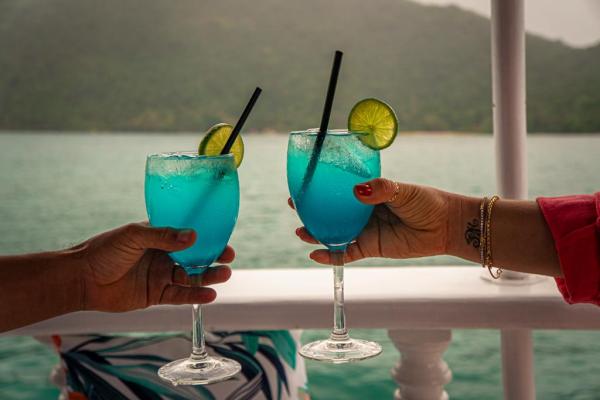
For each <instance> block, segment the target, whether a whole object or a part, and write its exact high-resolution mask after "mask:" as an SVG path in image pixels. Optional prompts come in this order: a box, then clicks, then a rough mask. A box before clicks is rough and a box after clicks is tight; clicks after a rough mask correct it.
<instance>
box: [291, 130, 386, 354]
mask: <svg viewBox="0 0 600 400" xmlns="http://www.w3.org/2000/svg"><path fill="white" fill-rule="evenodd" d="M317 133H318V130H307V131H297V132H292V133H290V137H289V142H288V152H287V179H288V187H289V190H290V194H291V196H292V200H293V202H294V206H295V208H296V210H297V212H298V215H299V216H300V219H301V220H302V222H303V223H304V226H305V228H306V229H307V230H308V232H309V233H310V234H311V235H312V236H313V237H314V238H315V239H317V240H318V241H320V242H321V243H322V244H324V245H325V246H327V248H328V249H329V251H330V253H331V258H332V262H333V271H334V310H333V311H334V327H333V331H332V332H331V334H330V336H329V338H328V339H325V340H319V341H316V342H312V343H309V344H307V345H305V346H304V347H302V349H301V350H300V354H301V355H302V356H303V357H305V358H309V359H313V360H317V361H328V362H332V363H346V362H353V361H359V360H363V359H367V358H371V357H374V356H376V355H378V354H379V353H381V346H380V345H379V344H377V343H375V342H370V341H366V340H360V339H352V338H350V336H349V335H348V329H347V328H346V321H345V315H344V253H345V251H346V247H347V246H348V244H350V243H351V242H352V241H353V240H355V239H356V237H357V236H358V235H359V234H360V232H361V231H362V230H363V228H364V227H365V225H366V224H367V222H368V220H369V218H370V216H371V213H372V211H373V206H369V205H365V204H362V203H360V202H359V201H358V200H357V199H356V198H355V197H354V193H353V189H354V186H355V185H356V184H357V183H361V182H365V181H368V180H370V179H373V178H376V177H379V176H380V173H381V164H380V159H379V151H377V150H373V149H371V148H369V147H367V146H365V145H364V144H363V143H362V142H361V141H360V139H359V135H361V134H360V133H355V132H348V131H343V130H329V131H328V132H327V135H326V136H325V139H324V142H323V144H322V148H321V152H320V154H319V156H318V160H317V162H316V164H314V163H313V164H314V166H315V168H314V171H313V172H314V173H313V172H311V173H307V168H310V167H309V165H310V164H311V163H310V160H311V157H314V154H313V149H314V147H315V142H316V138H317ZM307 179H308V180H310V181H307Z"/></svg>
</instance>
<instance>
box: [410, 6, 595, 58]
mask: <svg viewBox="0 0 600 400" xmlns="http://www.w3.org/2000/svg"><path fill="white" fill-rule="evenodd" d="M414 1H417V2H419V3H425V4H454V5H457V6H459V7H462V8H465V9H467V10H471V11H475V12H477V13H479V14H482V15H485V16H488V17H489V15H490V4H491V0H414ZM525 27H526V29H527V31H528V32H532V33H537V34H539V35H542V36H545V37H547V38H551V39H560V40H562V41H563V42H565V43H567V44H569V45H571V46H576V47H587V46H591V45H594V44H596V43H598V42H600V0H525Z"/></svg>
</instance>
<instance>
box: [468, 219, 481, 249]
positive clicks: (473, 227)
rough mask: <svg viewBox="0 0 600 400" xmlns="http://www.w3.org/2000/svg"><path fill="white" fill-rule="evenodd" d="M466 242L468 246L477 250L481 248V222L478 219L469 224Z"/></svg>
mask: <svg viewBox="0 0 600 400" xmlns="http://www.w3.org/2000/svg"><path fill="white" fill-rule="evenodd" d="M465 240H466V241H467V244H470V245H472V246H473V247H475V248H476V249H478V248H479V244H480V241H481V230H480V229H479V220H478V219H477V218H474V219H473V221H471V222H467V229H466V230H465Z"/></svg>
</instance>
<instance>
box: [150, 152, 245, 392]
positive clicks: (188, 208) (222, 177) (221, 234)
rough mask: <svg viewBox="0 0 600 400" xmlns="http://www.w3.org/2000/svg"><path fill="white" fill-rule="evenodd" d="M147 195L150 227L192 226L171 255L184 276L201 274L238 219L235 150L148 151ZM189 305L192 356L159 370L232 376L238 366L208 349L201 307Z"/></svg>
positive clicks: (187, 378)
mask: <svg viewBox="0 0 600 400" xmlns="http://www.w3.org/2000/svg"><path fill="white" fill-rule="evenodd" d="M145 196H146V210H147V212H148V217H149V220H150V224H151V225H152V226H155V227H163V226H168V227H173V228H189V229H194V231H195V232H196V235H197V239H196V242H195V243H194V245H193V246H191V247H189V248H187V249H185V250H182V251H177V252H173V253H170V254H169V256H170V257H171V259H172V260H173V261H174V262H175V263H176V264H178V265H179V266H180V267H182V268H183V269H184V270H185V271H186V272H187V274H188V275H190V276H192V277H193V276H199V275H200V274H202V273H203V272H204V271H205V270H206V269H207V268H209V267H210V265H211V264H212V263H213V262H214V261H215V260H216V259H217V258H218V257H219V256H220V254H221V253H222V252H223V250H224V249H225V246H227V242H228V241H229V237H230V236H231V233H232V232H233V228H234V226H235V223H236V220H237V216H238V210H239V198H240V197H239V181H238V174H237V169H236V165H235V162H234V158H233V155H232V154H226V155H220V156H201V155H198V154H195V153H191V152H189V153H188V152H177V153H162V154H151V155H149V156H148V158H147V160H146V182H145ZM192 310H193V320H194V324H193V328H192V353H191V355H190V356H189V357H188V358H186V359H182V360H177V361H173V362H171V363H169V364H166V365H164V366H163V367H161V368H160V369H159V371H158V375H159V376H160V377H161V378H163V379H165V380H167V381H169V382H171V383H172V384H174V385H204V384H209V383H214V382H219V381H223V380H226V379H228V378H231V377H232V376H234V375H235V374H237V373H238V372H239V371H240V370H241V367H240V364H239V363H237V362H236V361H234V360H230V359H228V358H224V357H213V356H209V355H208V354H207V352H206V349H205V344H204V331H203V329H202V311H201V307H200V305H199V304H194V305H193V306H192Z"/></svg>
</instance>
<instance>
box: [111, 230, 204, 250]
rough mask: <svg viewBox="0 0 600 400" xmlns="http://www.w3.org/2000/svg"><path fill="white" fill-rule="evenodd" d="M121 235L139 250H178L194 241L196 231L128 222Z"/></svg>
mask: <svg viewBox="0 0 600 400" xmlns="http://www.w3.org/2000/svg"><path fill="white" fill-rule="evenodd" d="M123 236H124V239H125V240H127V241H129V242H131V243H133V244H134V246H135V247H137V248H138V249H139V250H145V249H158V250H164V251H179V250H183V249H186V248H188V247H190V246H191V245H192V244H194V242H195V241H196V232H194V230H192V229H174V228H168V227H162V228H154V227H152V226H149V225H147V224H129V225H127V226H125V230H124V234H123Z"/></svg>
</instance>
